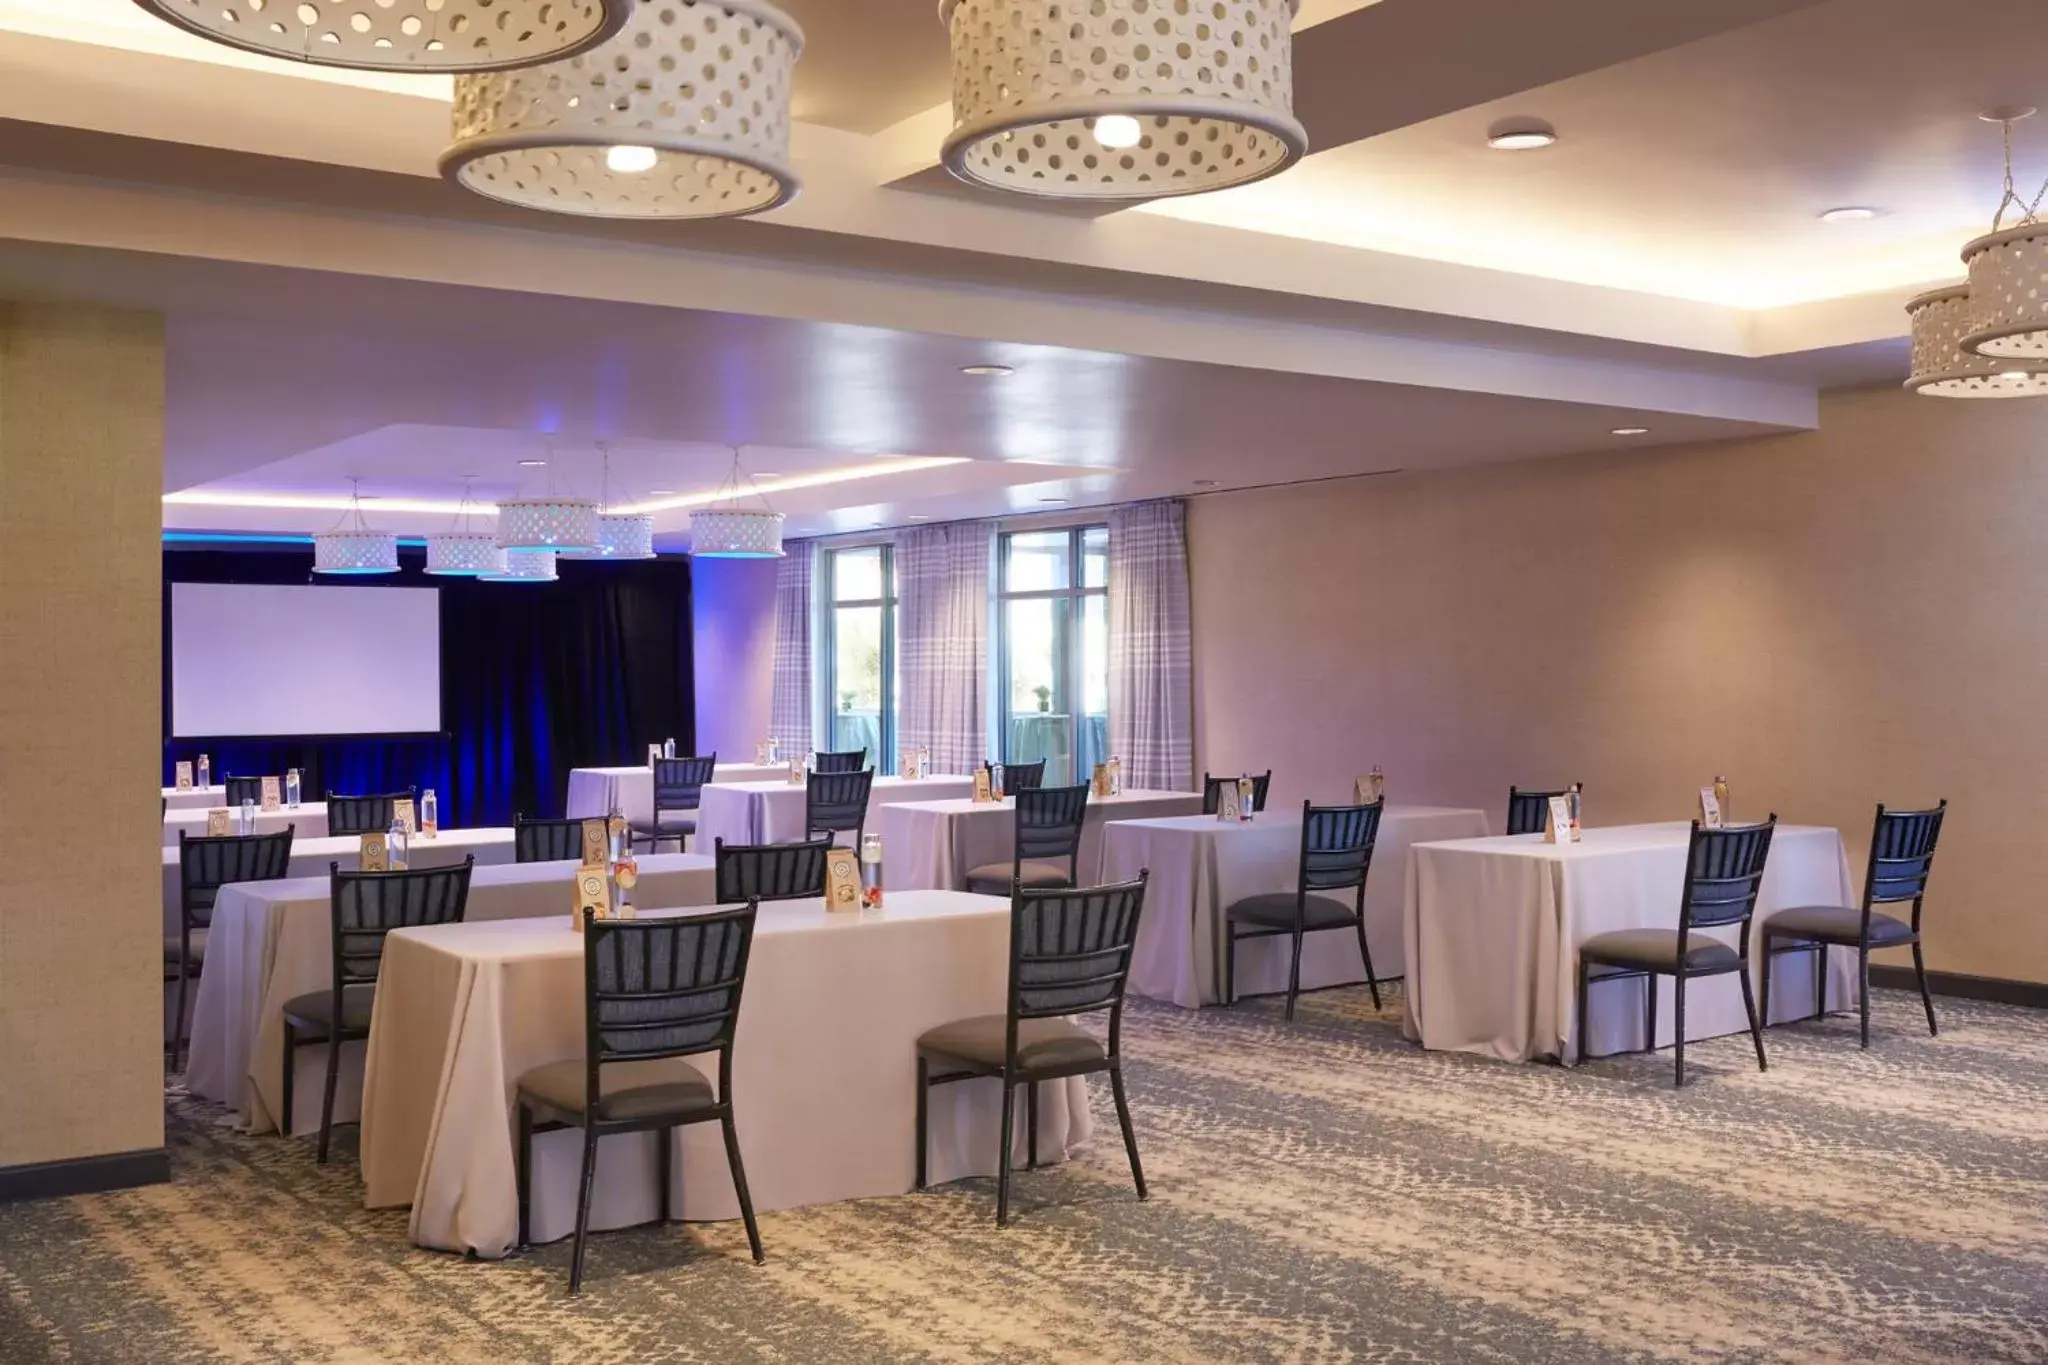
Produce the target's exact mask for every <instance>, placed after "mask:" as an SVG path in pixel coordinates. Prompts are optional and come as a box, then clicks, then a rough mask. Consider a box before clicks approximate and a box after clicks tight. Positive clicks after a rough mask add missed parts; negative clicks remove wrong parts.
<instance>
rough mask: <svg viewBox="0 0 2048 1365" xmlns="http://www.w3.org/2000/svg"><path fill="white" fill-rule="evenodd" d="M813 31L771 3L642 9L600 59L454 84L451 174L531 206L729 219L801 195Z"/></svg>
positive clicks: (611, 214) (694, 0) (707, 2)
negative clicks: (793, 130) (793, 89)
mask: <svg viewBox="0 0 2048 1365" xmlns="http://www.w3.org/2000/svg"><path fill="white" fill-rule="evenodd" d="M803 43H804V38H803V30H802V29H800V28H798V27H797V25H796V21H795V20H793V19H791V18H790V17H789V16H788V15H786V14H784V13H783V12H782V11H781V10H779V9H776V8H775V7H774V6H773V5H770V4H768V3H766V0H640V3H639V5H638V6H637V7H636V8H635V9H634V11H633V14H632V16H631V18H629V19H628V20H627V22H626V27H625V28H624V29H623V30H621V31H620V33H619V34H618V35H617V36H616V37H614V38H613V39H611V40H610V41H609V42H607V43H605V44H604V45H603V46H601V47H599V48H597V49H595V50H594V51H590V52H586V53H584V54H582V55H580V56H576V57H571V58H569V59H568V60H567V61H561V62H553V63H550V64H549V65H547V66H544V67H536V68H530V69H527V70H523V71H504V72H496V73H490V74H486V75H480V76H464V77H462V78H460V79H458V80H457V81H456V83H455V116H454V140H453V142H452V144H451V145H450V146H449V148H448V150H447V151H445V152H443V153H442V154H441V173H442V174H443V175H445V176H447V177H448V178H449V179H450V180H453V181H454V182H455V183H456V184H458V185H463V186H465V187H467V188H469V189H472V190H475V191H476V192H477V193H478V194H481V195H486V196H488V197H489V198H492V199H500V200H503V201H505V202H506V203H508V204H518V205H521V206H523V207H525V208H532V209H545V210H548V211H550V212H554V213H577V214H585V215H589V216H592V217H599V218H724V217H732V216H735V215H739V214H747V213H760V212H763V211H765V210H767V209H772V208H775V207H776V206H778V205H781V204H785V203H788V202H789V200H791V199H792V198H794V197H795V195H796V192H797V180H796V173H795V172H794V171H792V170H791V169H790V165H789V93H790V80H791V76H792V73H793V71H794V69H795V67H796V60H797V57H798V55H799V54H800V53H802V51H803Z"/></svg>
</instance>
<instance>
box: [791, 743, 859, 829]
mask: <svg viewBox="0 0 2048 1365" xmlns="http://www.w3.org/2000/svg"><path fill="white" fill-rule="evenodd" d="M861 752H862V753H866V752H867V751H866V750H865V749H863V750H862V751H861ZM874 787H875V770H874V769H873V768H861V769H859V770H857V771H854V772H814V773H812V774H811V775H810V776H809V777H807V778H805V779H804V838H806V839H815V838H817V837H818V836H819V835H821V834H822V835H824V836H825V837H826V838H827V839H830V838H831V837H832V836H833V835H835V834H841V833H844V832H846V831H848V830H851V831H852V832H853V843H852V844H850V845H849V847H851V848H859V847H860V836H861V833H862V831H864V830H865V829H866V828H867V823H868V795H869V793H870V792H872V791H873V790H874Z"/></svg>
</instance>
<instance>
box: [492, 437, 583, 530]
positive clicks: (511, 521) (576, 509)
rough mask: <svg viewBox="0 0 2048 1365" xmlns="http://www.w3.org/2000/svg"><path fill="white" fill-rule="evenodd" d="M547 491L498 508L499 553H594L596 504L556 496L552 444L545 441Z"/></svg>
mask: <svg viewBox="0 0 2048 1365" xmlns="http://www.w3.org/2000/svg"><path fill="white" fill-rule="evenodd" d="M546 464H547V469H548V491H547V493H546V494H545V495H543V496H538V497H531V498H527V497H516V498H508V499H507V500H505V501H504V502H501V503H499V504H498V548H499V549H501V550H594V549H596V548H597V504H596V503H594V502H592V501H591V500H590V499H589V498H578V497H574V496H571V495H569V494H565V493H564V494H558V493H556V492H555V443H554V440H553V438H552V437H550V438H549V440H548V458H547V461H546Z"/></svg>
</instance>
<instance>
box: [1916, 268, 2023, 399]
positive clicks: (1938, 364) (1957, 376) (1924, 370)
mask: <svg viewBox="0 0 2048 1365" xmlns="http://www.w3.org/2000/svg"><path fill="white" fill-rule="evenodd" d="M1971 292H1972V291H1971V289H1970V286H1968V285H1963V284H1958V285H1952V286H1950V287H1949V288H1947V289H1936V290H1933V291H1931V292H1929V293H1926V294H1922V295H1920V297H1918V298H1916V299H1914V300H1913V301H1912V302H1910V303H1908V304H1907V305H1906V314H1907V316H1909V317H1910V318H1911V319H1912V320H1913V373H1912V377H1911V378H1909V379H1907V380H1906V387H1907V388H1909V389H1911V390H1913V391H1914V392H1916V393H1924V394H1927V395H1928V396H1930V397H1934V398H2028V397H2033V396H2035V395H2039V394H2044V393H2048V361H2040V360H2035V361H2031V362H2030V361H2027V360H2025V359H2019V358H2011V357H1999V356H1985V355H1972V354H1970V352H1968V351H1966V350H1964V349H1963V337H1964V335H1965V334H1966V333H1968V332H1969V330H1970V328H1971V327H1972V325H1973V321H1972V319H1973V317H1974V314H1973V313H1972V311H1971V307H1970V297H1971ZM2037 367H2038V372H2037Z"/></svg>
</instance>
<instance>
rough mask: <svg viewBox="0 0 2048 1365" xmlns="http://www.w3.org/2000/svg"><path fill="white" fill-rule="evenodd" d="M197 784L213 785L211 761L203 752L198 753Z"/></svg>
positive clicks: (203, 785)
mask: <svg viewBox="0 0 2048 1365" xmlns="http://www.w3.org/2000/svg"><path fill="white" fill-rule="evenodd" d="M199 785H200V786H202V787H211V786H212V785H213V763H212V762H211V761H210V760H209V759H208V758H207V757H206V755H205V754H201V755H199Z"/></svg>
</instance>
